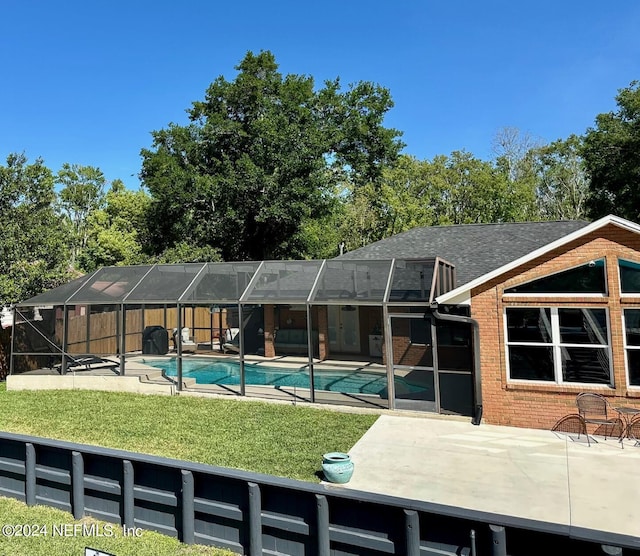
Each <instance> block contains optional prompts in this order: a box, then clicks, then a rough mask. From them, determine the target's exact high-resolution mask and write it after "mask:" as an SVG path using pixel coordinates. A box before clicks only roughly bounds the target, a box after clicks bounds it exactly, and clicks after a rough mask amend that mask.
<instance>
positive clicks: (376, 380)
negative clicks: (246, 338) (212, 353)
mask: <svg viewBox="0 0 640 556" xmlns="http://www.w3.org/2000/svg"><path fill="white" fill-rule="evenodd" d="M144 362H145V364H147V365H150V366H152V367H157V368H159V369H163V370H164V371H165V372H166V374H167V375H168V376H176V375H177V374H178V372H177V360H176V359H175V358H172V359H157V360H156V359H146V360H145V361H144ZM244 372H245V384H248V385H263V386H274V387H283V386H284V387H296V388H309V387H310V385H309V370H308V369H306V368H304V367H303V368H299V369H295V368H277V367H263V366H260V365H256V364H254V363H245V365H244ZM182 377H183V378H194V379H195V380H196V382H197V383H198V384H226V385H237V384H240V363H239V362H237V361H211V360H202V361H194V360H188V361H183V362H182ZM314 379H315V388H316V390H329V391H330V392H344V393H347V394H374V395H378V396H382V397H386V392H387V377H386V374H380V373H373V372H368V371H346V370H340V369H335V370H334V369H332V370H316V371H315V373H314ZM395 382H396V385H397V384H398V382H401V383H403V385H404V386H405V388H406V389H407V390H408V391H411V392H416V393H419V392H424V391H425V389H424V388H422V387H421V386H418V385H416V384H412V383H410V382H407V381H405V380H404V379H402V378H400V377H397V378H396V381H395Z"/></svg>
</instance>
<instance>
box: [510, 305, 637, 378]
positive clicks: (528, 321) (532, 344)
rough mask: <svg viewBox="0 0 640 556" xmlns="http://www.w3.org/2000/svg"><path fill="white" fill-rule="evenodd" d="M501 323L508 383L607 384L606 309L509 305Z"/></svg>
mask: <svg viewBox="0 0 640 556" xmlns="http://www.w3.org/2000/svg"><path fill="white" fill-rule="evenodd" d="M505 323H506V329H507V357H508V363H509V378H510V379H512V380H536V381H544V382H556V383H565V382H568V383H580V384H611V381H612V378H611V366H610V363H609V362H610V347H609V332H608V324H607V310H606V309H583V308H562V307H560V308H557V307H551V308H550V307H541V308H538V307H536V308H529V307H517V308H516V307H513V308H507V309H506V310H505ZM639 347H640V344H639ZM639 355H640V354H639Z"/></svg>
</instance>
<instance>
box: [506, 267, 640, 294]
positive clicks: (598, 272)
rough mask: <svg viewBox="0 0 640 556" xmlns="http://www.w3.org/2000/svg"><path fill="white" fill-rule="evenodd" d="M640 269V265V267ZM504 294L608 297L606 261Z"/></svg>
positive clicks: (571, 270) (563, 272) (513, 289)
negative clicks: (594, 295)
mask: <svg viewBox="0 0 640 556" xmlns="http://www.w3.org/2000/svg"><path fill="white" fill-rule="evenodd" d="M638 266H639V268H640V265H638ZM504 293H537V294H540V293H552V294H557V293H560V294H563V293H567V294H594V293H599V294H603V295H606V293H607V278H606V272H605V265H604V259H598V260H596V261H589V262H588V263H586V264H583V265H581V266H577V267H575V268H571V269H569V270H563V271H562V272H558V273H557V274H552V275H551V276H545V277H544V278H539V279H537V280H533V281H531V282H527V283H526V284H520V285H519V286H514V287H512V288H508V289H506V290H505V291H504Z"/></svg>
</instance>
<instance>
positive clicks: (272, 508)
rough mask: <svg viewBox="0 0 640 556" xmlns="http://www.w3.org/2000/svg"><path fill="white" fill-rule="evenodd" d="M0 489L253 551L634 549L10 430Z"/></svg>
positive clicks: (515, 522) (489, 554) (488, 517)
mask: <svg viewBox="0 0 640 556" xmlns="http://www.w3.org/2000/svg"><path fill="white" fill-rule="evenodd" d="M283 457H286V454H283ZM318 459H319V462H318V463H320V456H319V458H318ZM0 495H2V496H9V497H13V498H17V499H19V500H23V501H25V502H26V503H27V504H29V505H34V504H45V505H49V506H55V507H57V508H61V509H63V510H66V511H68V512H71V513H72V514H73V517H74V518H76V519H80V518H82V517H83V516H85V515H89V516H93V517H95V518H97V519H101V520H105V521H108V522H112V523H117V524H121V525H122V526H124V527H127V528H133V527H140V528H144V529H152V530H155V531H159V532H160V533H164V534H167V535H171V536H174V537H178V538H179V539H180V540H182V541H183V542H185V543H189V544H190V543H199V544H206V545H214V546H218V547H222V548H228V549H231V550H233V551H235V552H238V553H241V554H248V555H250V556H256V555H263V554H291V555H294V556H302V555H319V556H329V554H331V555H333V556H347V555H354V554H358V555H367V556H368V555H371V556H373V555H377V556H379V555H381V554H404V555H408V556H470V555H472V556H485V555H486V556H507V554H509V555H511V556H525V555H539V554H580V555H581V556H591V555H597V554H603V553H604V554H617V555H622V554H624V555H627V556H631V555H639V554H640V539H638V538H635V537H626V536H622V535H615V534H611V533H605V532H601V531H594V530H587V529H579V528H574V527H569V526H564V525H556V524H550V523H544V522H539V521H531V520H526V519H520V518H515V517H509V516H503V515H496V514H488V513H484V512H476V511H471V510H464V509H460V508H454V507H448V506H441V505H436V504H429V503H424V502H416V501H413V500H405V499H400V498H393V497H388V496H381V495H377V494H371V493H365V492H357V491H349V490H345V489H341V488H339V487H326V486H323V485H316V484H311V483H305V482H300V481H293V480H289V479H282V478H277V477H271V476H268V475H260V474H257V473H248V472H244V471H237V470H232V469H225V468H220V467H213V466H209V465H202V464H197V463H190V462H185V461H178V460H171V459H166V458H160V457H154V456H145V455H140V454H135V453H130V452H124V451H120V450H111V449H108V448H99V447H95V446H86V445H80V444H73V443H69V442H61V441H56V440H48V439H43V438H37V437H31V436H24V435H18V434H12V433H6V432H0Z"/></svg>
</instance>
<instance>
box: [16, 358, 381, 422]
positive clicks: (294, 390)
mask: <svg viewBox="0 0 640 556" xmlns="http://www.w3.org/2000/svg"><path fill="white" fill-rule="evenodd" d="M172 356H175V354H169V355H168V356H156V355H134V356H131V357H127V359H126V363H125V375H124V376H119V374H118V368H117V364H118V362H117V360H116V359H114V360H113V361H112V362H111V364H110V365H109V364H108V362H107V363H105V364H103V365H93V366H87V367H74V368H73V369H70V370H69V371H68V372H67V374H66V375H61V374H60V373H59V371H58V370H56V369H38V370H34V371H29V372H26V373H21V374H17V375H10V376H8V377H7V388H8V389H9V390H74V389H77V390H102V391H112V392H134V393H138V394H160V395H175V394H179V395H183V396H198V397H213V398H216V397H227V398H228V397H229V396H235V397H236V398H237V399H241V400H247V401H260V400H265V401H273V402H280V403H290V404H310V405H313V406H320V407H322V406H326V407H335V406H345V407H351V408H356V409H362V410H371V411H376V412H379V411H381V410H385V409H387V408H388V403H387V400H386V399H384V398H381V397H380V396H377V395H373V394H347V393H345V394H343V393H340V392H329V391H317V392H316V396H315V403H313V404H312V402H311V394H310V391H309V389H308V388H298V387H293V386H283V387H274V386H254V385H247V386H246V387H245V396H241V391H240V386H239V385H238V386H236V385H217V384H197V383H196V382H195V380H194V379H192V378H183V381H182V386H183V388H182V390H178V389H177V384H176V380H175V378H174V379H171V378H167V377H165V376H163V374H162V371H161V370H160V369H158V368H156V367H152V366H150V365H147V364H145V362H144V361H145V360H151V359H153V360H157V359H163V358H166V359H169V358H171V357H172ZM203 357H207V355H204V356H200V355H192V356H189V357H185V360H186V361H197V360H198V359H202V358H203ZM209 357H210V355H209ZM216 360H218V361H237V360H238V358H237V356H224V355H218V356H217V357H216ZM247 362H248V363H252V364H259V365H260V366H264V367H267V368H269V367H281V368H282V367H285V368H287V367H289V368H299V367H301V366H303V365H306V364H308V359H307V358H306V357H294V356H282V357H277V358H271V359H268V358H264V357H259V356H252V357H249V358H247ZM316 365H317V370H318V372H321V371H322V369H332V370H335V369H361V370H366V371H367V372H379V373H380V374H384V373H385V372H386V369H385V367H384V366H382V365H380V364H378V363H375V362H370V361H356V360H354V361H344V360H325V361H317V362H316Z"/></svg>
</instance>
